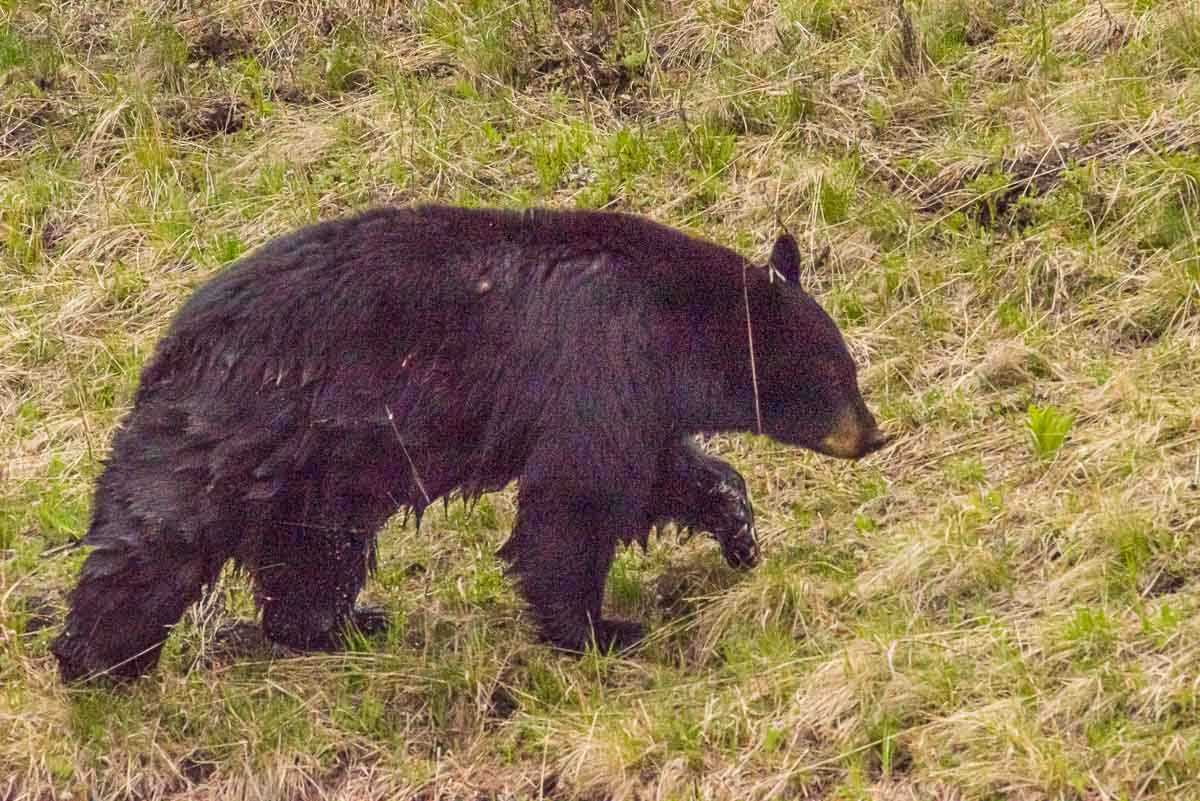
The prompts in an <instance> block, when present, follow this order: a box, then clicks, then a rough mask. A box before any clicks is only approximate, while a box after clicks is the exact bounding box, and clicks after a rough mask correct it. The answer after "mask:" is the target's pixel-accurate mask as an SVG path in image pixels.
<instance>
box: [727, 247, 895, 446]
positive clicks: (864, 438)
mask: <svg viewBox="0 0 1200 801" xmlns="http://www.w3.org/2000/svg"><path fill="white" fill-rule="evenodd" d="M768 268H769V270H770V272H771V273H772V274H773V279H774V280H771V281H770V282H762V283H759V282H756V284H757V287H756V288H757V291H754V292H752V293H750V294H748V296H747V297H748V300H749V302H748V304H747V310H748V311H749V312H750V320H751V329H752V330H751V335H752V336H753V340H754V354H755V360H754V361H755V364H754V368H755V369H754V371H753V375H752V376H751V381H752V383H753V384H754V385H755V387H756V389H754V390H753V391H755V392H756V393H757V412H756V417H755V423H754V424H755V426H758V425H760V424H761V427H762V433H764V434H766V435H768V436H770V437H772V438H773V439H777V440H779V441H781V442H786V443H789V444H792V445H799V446H801V447H805V448H809V449H811V450H814V451H817V452H818V453H823V454H826V455H829V456H836V457H839V458H843V459H858V458H861V457H863V456H865V455H867V454H869V453H872V452H874V451H877V450H879V449H880V448H882V447H883V446H884V445H886V444H887V442H888V438H887V437H886V436H885V435H884V434H883V432H882V431H880V430H879V426H878V425H877V424H876V422H875V418H874V416H872V414H871V412H870V411H869V410H868V409H867V405H866V403H865V402H864V401H863V397H862V393H861V392H860V391H859V388H858V368H857V366H856V365H855V363H854V359H853V358H852V357H851V356H850V351H849V350H848V349H847V347H846V342H845V340H844V339H843V338H842V334H841V332H840V331H839V330H838V327H837V324H836V323H834V321H833V320H832V319H831V318H830V317H829V315H828V314H826V312H825V310H824V309H822V308H821V306H820V305H819V304H818V303H817V302H816V300H814V299H813V298H812V296H811V295H809V294H808V293H807V292H805V291H804V289H803V288H802V287H801V286H800V252H799V249H798V248H797V246H796V240H795V239H794V238H792V236H791V235H790V234H784V235H782V236H780V237H779V238H778V239H777V240H776V242H775V246H774V248H773V249H772V251H771V257H770V261H769V263H768ZM743 319H744V318H743ZM752 389H753V388H752Z"/></svg>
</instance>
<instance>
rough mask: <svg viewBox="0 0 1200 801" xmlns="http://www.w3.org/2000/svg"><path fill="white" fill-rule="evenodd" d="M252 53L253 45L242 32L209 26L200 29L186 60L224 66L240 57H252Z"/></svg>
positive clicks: (191, 44)
mask: <svg viewBox="0 0 1200 801" xmlns="http://www.w3.org/2000/svg"><path fill="white" fill-rule="evenodd" d="M253 52H254V46H253V43H252V42H251V39H250V37H249V36H248V35H247V34H245V33H244V32H242V31H237V30H226V29H225V28H223V27H221V26H220V25H217V24H210V25H207V26H205V27H203V28H201V30H200V31H199V32H198V33H197V34H196V36H195V38H194V39H193V40H192V41H191V43H190V44H189V46H188V59H189V60H190V61H195V62H213V63H217V64H224V63H226V62H228V61H233V60H234V59H236V58H238V57H240V56H245V55H252V54H253Z"/></svg>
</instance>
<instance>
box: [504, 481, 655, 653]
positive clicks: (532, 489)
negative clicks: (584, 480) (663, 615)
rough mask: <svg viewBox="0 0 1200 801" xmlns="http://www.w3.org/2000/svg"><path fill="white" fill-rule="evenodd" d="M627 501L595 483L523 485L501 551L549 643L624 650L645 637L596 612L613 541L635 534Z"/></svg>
mask: <svg viewBox="0 0 1200 801" xmlns="http://www.w3.org/2000/svg"><path fill="white" fill-rule="evenodd" d="M628 506H629V502H628V501H627V500H626V499H624V498H621V497H615V496H613V495H611V494H608V493H605V492H603V491H596V490H594V489H592V488H581V487H562V486H539V485H537V484H528V483H526V484H522V486H521V489H520V497H519V508H518V510H517V522H516V526H515V528H514V529H513V533H512V536H511V537H510V538H509V540H508V542H506V543H505V544H504V546H503V547H502V548H501V549H500V551H499V556H501V557H502V558H504V559H505V560H506V561H507V562H508V563H509V565H510V572H511V573H512V574H513V575H514V576H515V577H516V579H517V583H518V589H519V591H520V592H521V595H522V596H523V597H524V598H525V600H526V601H527V602H528V604H529V608H530V611H531V612H532V613H533V616H534V619H535V621H536V623H537V626H538V629H539V631H540V633H541V635H542V637H543V638H544V639H545V640H547V641H548V642H550V643H551V644H552V645H554V646H556V647H558V648H562V649H564V650H568V651H583V650H584V649H585V648H586V647H587V646H588V644H589V643H591V642H595V644H596V646H597V647H598V648H600V649H601V650H610V649H614V650H622V649H624V648H627V647H629V646H631V645H633V644H634V643H636V642H637V641H638V640H640V639H641V638H642V636H643V633H644V630H643V628H642V626H640V625H638V624H636V623H632V622H628V621H622V620H606V619H604V618H603V617H602V616H601V608H602V606H603V601H604V582H605V579H606V578H607V576H608V569H609V567H610V566H611V565H612V560H613V554H614V553H615V551H616V546H617V542H618V541H622V540H627V539H629V538H630V537H631V536H632V534H631V532H630V525H632V524H635V523H636V520H637V517H636V516H631V515H630V514H628V511H627V509H628Z"/></svg>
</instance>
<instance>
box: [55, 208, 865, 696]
mask: <svg viewBox="0 0 1200 801" xmlns="http://www.w3.org/2000/svg"><path fill="white" fill-rule="evenodd" d="M794 248H795V246H794V243H793V244H792V249H793V250H794ZM776 250H779V247H778V246H777V248H776ZM780 252H784V251H780ZM747 306H748V309H749V312H750V324H751V326H752V329H753V340H754V344H755V347H754V350H755V353H754V356H755V359H754V363H755V371H754V372H755V374H756V376H757V387H756V386H755V384H754V382H753V381H752V370H751V359H750V358H749V356H750V352H749V348H748V345H747V340H748V337H747V319H746V311H747ZM756 396H757V397H756ZM756 407H757V411H756ZM850 407H854V408H855V409H859V410H861V413H860V416H861V415H862V414H865V415H866V417H865V418H863V420H864V425H865V424H866V423H865V421H866V420H868V419H869V417H870V415H869V413H867V412H866V409H865V406H863V404H862V400H861V397H860V396H859V393H858V388H857V384H856V380H855V369H854V365H853V362H852V361H851V359H850V357H849V355H848V353H847V351H846V348H845V345H844V343H843V342H842V339H841V336H840V334H839V333H838V330H837V328H836V327H835V325H834V324H833V322H832V321H831V320H830V319H829V318H828V317H827V316H826V315H825V313H824V312H823V311H822V310H821V309H820V307H819V306H818V305H817V304H816V303H815V302H814V301H813V300H812V299H811V298H810V297H809V296H807V295H806V294H804V292H803V291H801V290H800V289H799V287H797V286H794V285H790V284H789V285H785V284H779V283H776V284H772V283H771V282H770V281H769V280H768V275H767V271H766V270H764V269H761V268H755V267H751V266H749V265H747V263H746V262H745V260H744V259H743V258H742V257H740V256H738V255H737V254H736V253H733V252H732V251H729V250H726V249H724V248H721V247H718V246H716V245H713V244H710V243H707V242H704V241H701V240H697V239H694V238H691V237H688V236H685V235H684V234H682V233H679V232H677V231H674V230H672V229H669V228H666V227H663V226H661V225H657V224H655V223H652V222H649V221H647V220H645V219H643V218H639V217H634V216H628V215H617V214H607V213H596V212H552V211H529V212H524V213H519V212H503V211H493V210H463V209H454V208H447V207H436V206H429V207H419V208H415V209H379V210H374V211H369V212H366V213H363V214H359V215H357V216H353V217H349V218H346V219H341V220H336V221H332V222H325V223H321V224H318V225H314V226H311V227H308V228H305V229H302V230H300V231H298V232H296V233H293V234H292V235H290V236H286V237H282V238H280V239H278V240H275V241H274V242H271V243H269V244H268V245H266V246H265V247H263V248H262V249H260V250H259V251H258V252H256V253H254V254H252V255H250V256H248V257H247V258H244V259H243V260H241V261H240V262H238V263H237V264H234V265H232V266H230V267H229V268H228V269H226V270H225V271H223V272H222V273H220V274H219V275H217V276H216V277H215V278H214V279H213V280H211V281H210V282H209V283H207V284H206V285H204V286H202V287H201V288H200V289H199V290H197V291H196V292H195V293H194V295H193V296H192V297H191V298H190V299H189V300H188V302H187V303H186V304H185V305H184V307H183V308H182V309H181V311H180V312H179V314H178V316H177V317H176V318H175V320H174V321H173V323H172V324H171V326H170V329H169V330H168V331H167V333H166V335H165V336H164V337H163V339H162V341H161V342H160V343H159V345H158V348H157V350H156V352H155V354H154V356H153V358H152V359H151V361H150V362H149V363H148V365H147V366H146V368H145V370H144V372H143V374H142V378H141V384H140V387H139V389H138V392H137V395H136V398H135V403H134V409H133V411H132V413H131V414H130V415H129V417H128V418H127V419H126V420H125V421H124V423H123V424H122V426H121V427H120V428H119V430H118V431H117V433H116V436H115V439H114V442H113V448H112V454H111V458H110V459H109V461H108V464H107V466H106V468H105V470H104V473H103V475H102V476H101V478H100V480H99V482H98V486H97V489H96V495H95V504H94V513H93V519H92V523H91V528H90V530H89V532H88V535H87V537H86V539H85V542H86V544H87V545H89V546H92V548H93V550H92V552H91V553H90V554H89V556H88V558H87V561H86V563H85V565H84V567H83V571H82V573H81V576H80V580H79V584H78V586H77V587H76V589H75V590H74V592H73V593H72V595H71V599H70V603H71V608H70V612H69V615H68V618H67V621H66V625H65V629H64V631H63V633H62V634H61V636H60V637H59V638H58V639H57V640H56V641H55V643H54V646H53V649H54V653H55V654H56V655H57V656H58V658H59V662H60V666H61V671H62V675H63V676H64V678H66V679H78V678H82V677H88V676H93V675H97V674H101V673H105V674H108V675H114V676H135V675H138V674H140V673H142V672H143V671H145V670H146V669H147V668H149V667H150V666H151V665H152V664H153V663H154V662H155V660H156V658H157V654H158V651H159V649H160V647H161V645H162V642H163V640H164V638H165V637H166V635H167V632H168V628H169V627H170V626H171V625H172V624H174V623H175V622H176V621H177V620H178V619H179V617H180V616H181V614H182V613H183V611H184V610H185V609H186V608H187V606H188V605H189V604H191V603H192V602H193V601H195V600H196V599H197V598H198V597H199V596H200V593H201V591H202V589H203V587H204V586H205V585H207V584H210V583H211V582H212V581H213V579H214V578H215V576H216V575H217V573H218V571H219V570H220V568H221V566H222V565H223V564H224V563H225V562H226V561H227V560H228V559H231V558H232V559H234V560H236V561H237V563H239V564H240V565H242V566H243V567H245V568H246V569H247V570H248V571H249V572H250V574H251V575H252V576H253V577H254V581H255V588H256V593H257V598H258V601H259V603H260V605H261V607H262V611H263V625H264V627H265V630H266V633H267V634H268V635H269V636H270V637H271V638H272V639H274V640H276V641H279V642H283V643H286V644H288V645H292V646H295V647H299V648H333V647H336V646H337V644H338V642H339V640H340V636H341V632H342V631H343V629H344V628H345V627H346V626H347V625H348V624H351V623H354V624H361V625H369V626H375V625H377V624H378V618H377V616H370V615H365V614H362V613H360V612H359V611H358V610H356V608H355V606H354V603H355V598H356V596H357V595H358V592H359V590H360V589H361V587H362V585H363V583H364V581H365V580H366V577H367V575H368V573H369V572H370V570H371V568H372V566H373V564H374V549H375V534H376V532H377V531H378V530H379V528H380V527H381V526H382V525H383V523H384V522H385V521H386V520H387V519H388V518H389V517H390V516H391V515H392V514H393V513H394V512H396V511H397V510H398V509H400V508H402V507H408V508H411V509H413V510H415V511H416V513H417V514H418V515H419V514H420V512H421V511H422V510H423V509H424V508H425V507H426V506H427V505H428V504H429V503H430V502H431V501H433V500H434V499H436V498H439V497H445V496H446V495H447V494H449V493H452V492H459V493H461V494H463V495H464V496H468V497H470V496H477V495H478V494H480V493H484V492H488V491H491V490H495V489H498V488H501V487H503V486H505V485H506V484H508V483H509V482H510V481H512V480H513V479H518V480H519V484H520V490H519V502H520V506H519V512H518V516H517V521H516V527H515V530H514V531H513V533H512V536H511V538H510V539H509V540H508V542H507V543H506V544H505V545H504V547H503V548H502V549H501V550H500V555H501V556H502V557H503V558H504V559H506V560H507V561H508V563H509V565H510V567H511V573H512V574H513V575H514V576H515V577H516V579H517V582H518V586H519V589H520V591H521V592H522V594H523V595H524V597H525V598H526V599H527V601H528V602H529V605H530V608H531V610H532V612H533V614H534V616H535V619H536V621H537V624H538V626H539V627H540V630H541V632H542V634H543V635H544V636H545V637H546V638H547V639H548V640H549V641H550V642H552V643H554V644H555V645H557V646H560V647H563V648H568V649H580V648H583V647H584V646H585V645H586V644H587V643H588V642H589V641H591V640H592V639H593V638H594V639H595V641H596V642H598V643H599V644H600V645H601V646H609V645H616V646H623V645H626V644H628V643H630V642H632V641H634V640H635V639H636V638H637V636H638V634H639V628H638V627H637V626H635V625H633V624H627V623H621V622H618V621H608V620H605V619H603V618H602V617H601V601H602V595H603V588H604V580H605V576H606V575H607V572H608V568H609V565H610V563H611V560H612V558H613V554H614V552H615V549H616V547H617V545H618V544H619V543H626V542H631V541H639V540H640V541H644V538H645V535H646V531H647V530H648V529H649V527H650V526H651V525H652V524H653V523H655V522H659V521H662V520H665V519H674V520H677V521H680V522H681V523H682V524H684V525H690V526H695V527H699V528H704V529H707V530H709V531H711V532H713V534H714V536H716V537H717V539H718V540H719V541H720V542H721V543H722V547H723V549H724V551H725V555H726V558H727V559H729V560H730V562H731V563H734V564H744V565H749V564H753V563H754V561H756V559H757V555H758V551H757V544H756V543H755V542H754V538H753V529H752V524H753V516H752V512H751V510H750V505H749V500H748V499H747V497H746V492H745V485H744V483H743V482H742V480H741V477H740V476H738V475H737V473H736V472H735V471H734V470H733V469H732V468H731V467H729V466H728V465H726V464H724V463H723V462H719V461H717V460H715V459H712V458H710V457H707V456H704V455H703V454H702V453H700V452H698V451H697V450H696V449H695V448H694V446H693V445H692V444H691V441H690V436H691V435H693V434H696V433H699V432H714V431H730V430H740V431H747V430H754V429H755V428H756V427H757V426H758V423H759V419H760V418H761V423H762V427H763V430H764V433H767V434H769V435H770V436H772V437H775V438H777V439H779V440H781V441H784V442H789V443H793V444H796V445H801V446H805V447H811V448H817V449H820V447H821V444H820V443H821V442H822V437H823V436H825V434H826V433H827V432H828V431H829V430H830V428H831V426H833V425H834V418H835V417H836V416H837V415H838V414H839V413H840V412H841V411H842V410H844V409H847V408H850ZM871 426H872V427H873V421H872V422H871Z"/></svg>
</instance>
